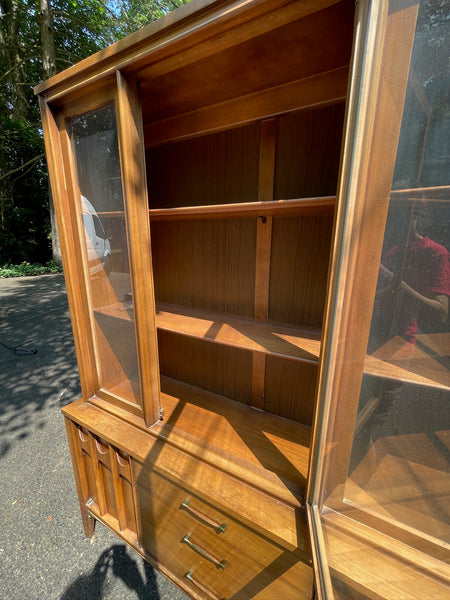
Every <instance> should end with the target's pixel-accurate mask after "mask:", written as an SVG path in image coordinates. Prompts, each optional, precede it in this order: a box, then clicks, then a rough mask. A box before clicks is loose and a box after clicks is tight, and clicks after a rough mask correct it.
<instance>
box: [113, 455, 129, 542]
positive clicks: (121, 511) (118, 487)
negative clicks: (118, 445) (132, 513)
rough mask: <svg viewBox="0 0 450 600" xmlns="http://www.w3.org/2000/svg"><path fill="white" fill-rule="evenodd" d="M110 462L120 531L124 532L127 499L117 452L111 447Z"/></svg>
mask: <svg viewBox="0 0 450 600" xmlns="http://www.w3.org/2000/svg"><path fill="white" fill-rule="evenodd" d="M108 450H109V460H110V462H111V471H112V476H113V482H114V496H115V500H116V509H117V519H118V521H119V529H120V531H123V530H124V529H127V527H128V523H127V515H126V511H125V498H124V493H123V487H122V481H121V477H120V475H119V469H118V467H117V451H116V450H115V448H113V447H112V446H109V448H108Z"/></svg>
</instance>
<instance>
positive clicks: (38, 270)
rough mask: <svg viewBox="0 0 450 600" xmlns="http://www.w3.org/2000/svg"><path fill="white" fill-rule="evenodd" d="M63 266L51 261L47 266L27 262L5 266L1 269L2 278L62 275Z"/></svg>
mask: <svg viewBox="0 0 450 600" xmlns="http://www.w3.org/2000/svg"><path fill="white" fill-rule="evenodd" d="M61 272H62V267H61V265H57V264H55V263H53V262H51V261H49V262H48V263H47V264H45V265H41V264H39V263H35V264H31V263H29V262H27V261H24V262H22V263H20V265H4V266H3V267H0V277H29V276H31V275H48V274H50V273H61Z"/></svg>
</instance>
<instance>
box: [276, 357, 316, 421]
mask: <svg viewBox="0 0 450 600" xmlns="http://www.w3.org/2000/svg"><path fill="white" fill-rule="evenodd" d="M316 388H317V367H316V366H315V365H309V364H304V363H298V362H295V361H292V360H283V359H280V358H278V357H276V356H268V357H267V364H266V385H265V390H264V410H267V411H268V412H271V413H275V414H277V415H280V416H281V417H286V418H288V419H292V420H293V421H297V422H298V423H304V424H305V425H311V423H312V419H313V415H314V405H315V397H316Z"/></svg>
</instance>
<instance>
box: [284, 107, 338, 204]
mask: <svg viewBox="0 0 450 600" xmlns="http://www.w3.org/2000/svg"><path fill="white" fill-rule="evenodd" d="M343 124H344V105H343V104H335V105H333V106H326V107H324V108H319V109H315V110H307V111H302V112H298V113H294V114H287V115H283V116H281V117H280V118H279V119H278V132H277V151H276V162H275V185H274V198H275V200H280V199H281V200H285V199H287V198H308V197H315V196H333V195H335V194H336V189H337V179H338V172H339V160H340V152H341V141H342V130H343Z"/></svg>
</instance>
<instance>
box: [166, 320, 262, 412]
mask: <svg viewBox="0 0 450 600" xmlns="http://www.w3.org/2000/svg"><path fill="white" fill-rule="evenodd" d="M158 349H159V364H160V369H161V374H162V375H166V376H167V377H171V378H172V379H176V380H178V381H182V382H184V383H189V384H190V385H195V386H197V387H199V388H202V389H204V390H207V391H209V392H213V393H215V394H219V395H221V396H225V397H227V398H231V399H232V400H237V401H238V402H243V403H244V404H247V403H248V401H249V399H250V397H251V390H252V354H251V352H246V351H244V350H239V349H237V348H230V347H228V346H222V345H220V344H214V343H211V342H204V341H202V340H197V339H193V338H188V337H186V336H183V335H177V334H174V333H170V332H167V331H159V332H158Z"/></svg>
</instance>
